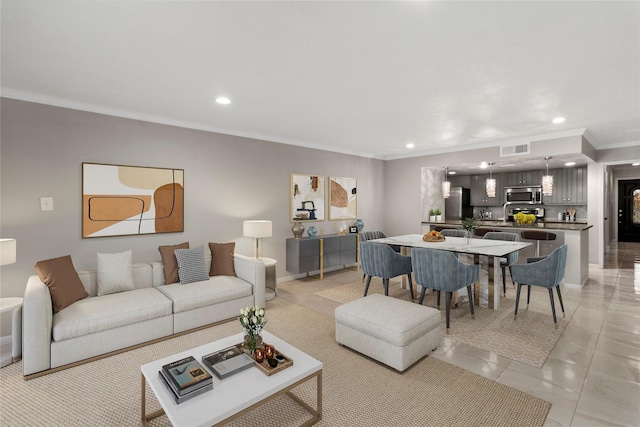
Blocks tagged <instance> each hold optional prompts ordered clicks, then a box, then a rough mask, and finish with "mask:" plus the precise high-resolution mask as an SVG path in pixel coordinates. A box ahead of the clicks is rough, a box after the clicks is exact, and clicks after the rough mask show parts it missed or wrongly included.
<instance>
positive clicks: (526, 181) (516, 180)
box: [500, 171, 542, 187]
mask: <svg viewBox="0 0 640 427" xmlns="http://www.w3.org/2000/svg"><path fill="white" fill-rule="evenodd" d="M500 175H501V176H502V177H503V184H502V185H503V186H504V187H517V186H521V185H540V183H541V182H542V171H525V172H509V173H503V174H500Z"/></svg>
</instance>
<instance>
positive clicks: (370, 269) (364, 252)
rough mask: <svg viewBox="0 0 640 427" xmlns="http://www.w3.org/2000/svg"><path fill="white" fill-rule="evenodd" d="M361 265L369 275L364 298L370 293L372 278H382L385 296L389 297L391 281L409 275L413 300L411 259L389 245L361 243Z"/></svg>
mask: <svg viewBox="0 0 640 427" xmlns="http://www.w3.org/2000/svg"><path fill="white" fill-rule="evenodd" d="M360 265H361V266H362V271H363V272H364V274H366V275H367V283H366V285H365V288H364V296H365V297H366V296H367V292H369V284H370V283H371V278H372V277H380V278H382V283H383V284H384V294H385V295H387V296H388V295H389V279H391V278H393V277H397V276H402V275H403V274H406V275H407V278H408V279H409V290H410V291H411V299H413V298H414V297H413V283H412V279H411V257H408V256H404V255H400V254H399V253H397V252H396V251H394V250H393V249H392V248H391V247H390V246H389V245H385V244H384V243H375V242H366V241H365V242H360Z"/></svg>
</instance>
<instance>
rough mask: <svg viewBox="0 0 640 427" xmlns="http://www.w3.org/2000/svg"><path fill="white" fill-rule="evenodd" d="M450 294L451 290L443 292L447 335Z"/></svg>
mask: <svg viewBox="0 0 640 427" xmlns="http://www.w3.org/2000/svg"><path fill="white" fill-rule="evenodd" d="M451 296H452V292H446V293H445V298H444V305H445V306H446V307H445V313H446V315H445V319H446V324H447V335H449V318H450V314H449V313H450V312H451Z"/></svg>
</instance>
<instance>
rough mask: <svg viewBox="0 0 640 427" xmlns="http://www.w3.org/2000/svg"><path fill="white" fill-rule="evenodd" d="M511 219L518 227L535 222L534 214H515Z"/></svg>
mask: <svg viewBox="0 0 640 427" xmlns="http://www.w3.org/2000/svg"><path fill="white" fill-rule="evenodd" d="M513 219H514V220H515V222H516V223H517V224H519V225H530V224H533V223H535V222H536V216H535V215H534V214H526V213H522V212H518V213H517V214H515V215H514V216H513Z"/></svg>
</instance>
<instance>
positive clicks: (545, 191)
mask: <svg viewBox="0 0 640 427" xmlns="http://www.w3.org/2000/svg"><path fill="white" fill-rule="evenodd" d="M551 158H552V157H550V156H544V157H543V159H544V160H546V161H547V174H546V175H543V176H542V195H543V196H551V195H553V175H549V159H551Z"/></svg>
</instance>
